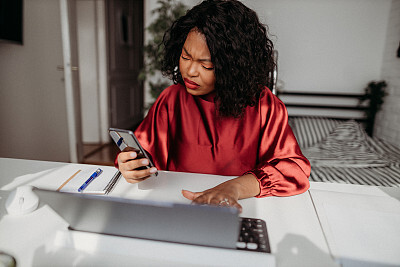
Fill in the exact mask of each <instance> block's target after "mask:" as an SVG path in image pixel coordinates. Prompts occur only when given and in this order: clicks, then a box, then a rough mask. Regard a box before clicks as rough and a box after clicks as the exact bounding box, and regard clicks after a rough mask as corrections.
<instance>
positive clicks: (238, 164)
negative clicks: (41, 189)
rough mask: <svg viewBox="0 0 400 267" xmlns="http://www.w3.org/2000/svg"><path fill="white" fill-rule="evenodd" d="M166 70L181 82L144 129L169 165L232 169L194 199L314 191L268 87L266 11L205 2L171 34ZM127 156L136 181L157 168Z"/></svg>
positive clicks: (140, 132)
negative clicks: (261, 13) (263, 21)
mask: <svg viewBox="0 0 400 267" xmlns="http://www.w3.org/2000/svg"><path fill="white" fill-rule="evenodd" d="M163 44H164V47H165V49H164V62H163V73H164V74H165V75H167V76H169V77H170V78H172V80H173V81H174V85H172V86H170V87H168V88H166V89H165V90H164V91H163V92H162V93H161V95H160V96H159V97H158V99H157V100H156V102H155V103H154V105H153V106H152V108H151V109H150V111H149V113H148V115H147V116H146V118H145V119H144V121H143V122H142V123H141V125H140V126H139V127H138V128H137V130H136V132H135V133H136V135H137V137H138V139H139V141H140V142H141V144H142V145H143V147H144V149H146V150H147V151H148V152H149V154H151V156H152V158H153V159H154V162H155V165H156V167H157V168H158V169H161V170H170V171H183V172H198V173H209V174H218V175H233V176H237V178H234V179H231V180H229V181H227V182H224V183H222V184H220V185H218V186H216V187H214V188H211V189H209V190H206V191H204V192H190V191H187V190H183V191H182V194H183V196H184V197H186V198H188V199H190V200H192V201H193V202H194V203H200V204H215V205H230V206H234V207H237V208H238V209H239V210H241V206H240V205H239V203H238V200H239V199H243V198H249V197H253V196H256V197H265V196H290V195H294V194H300V193H303V192H305V191H306V190H307V189H308V188H309V182H308V176H309V174H310V164H309V162H308V160H307V159H306V158H305V157H304V156H303V155H302V153H301V151H300V148H299V146H298V144H297V142H296V139H295V137H294V135H293V133H292V130H291V129H290V127H289V125H288V117H287V111H286V108H285V106H284V105H283V103H282V102H281V101H280V100H279V99H278V98H276V97H275V96H274V95H273V94H272V93H271V92H270V90H269V89H268V88H267V87H266V84H267V76H268V73H269V72H270V71H271V70H272V69H273V67H274V61H273V44H272V42H271V41H270V40H269V39H268V37H267V31H266V28H265V27H264V26H263V25H262V24H261V23H260V22H259V19H258V17H257V14H256V13H255V12H254V11H253V10H251V9H249V8H247V7H246V6H244V5H243V4H242V3H240V2H239V1H235V0H226V1H225V0H206V1H204V2H202V3H200V4H199V5H197V6H195V7H193V8H192V9H191V10H189V11H188V12H187V14H186V15H184V16H183V17H181V18H179V19H178V20H177V21H176V22H174V24H173V25H172V26H171V28H170V29H169V30H168V31H167V32H166V34H165V35H164V40H163ZM136 156H137V155H136V153H135V152H122V153H120V154H119V155H118V157H117V161H116V165H117V166H118V168H119V169H120V171H121V173H122V175H123V176H124V177H125V179H126V180H127V181H128V182H130V183H136V182H140V181H142V180H143V179H146V178H147V177H148V176H149V175H151V174H152V173H154V172H156V170H157V169H156V168H150V169H147V170H137V168H139V167H142V166H145V165H148V161H147V160H144V159H136Z"/></svg>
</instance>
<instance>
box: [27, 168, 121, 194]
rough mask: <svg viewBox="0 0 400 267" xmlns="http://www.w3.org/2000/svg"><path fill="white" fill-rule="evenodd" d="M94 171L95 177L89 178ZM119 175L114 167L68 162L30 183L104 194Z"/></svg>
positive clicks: (62, 190) (59, 189)
mask: <svg viewBox="0 0 400 267" xmlns="http://www.w3.org/2000/svg"><path fill="white" fill-rule="evenodd" d="M96 172H97V173H98V174H97V175H96V177H95V178H93V179H90V178H91V176H93V174H94V173H96ZM120 177H121V173H120V172H119V171H118V170H117V169H116V168H115V167H111V166H99V165H84V164H68V165H65V166H62V167H59V168H56V169H54V170H52V171H50V172H48V173H47V174H46V175H43V176H41V177H40V179H38V180H36V181H35V182H33V183H31V185H32V186H35V187H37V188H41V189H47V190H56V191H60V192H71V193H82V194H100V195H104V194H108V193H110V192H111V191H112V189H113V188H114V187H115V185H116V184H117V183H118V181H119V179H120ZM88 181H89V182H88ZM82 186H83V187H82ZM80 188H82V189H81V190H80Z"/></svg>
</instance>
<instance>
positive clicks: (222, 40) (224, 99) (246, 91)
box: [162, 0, 275, 118]
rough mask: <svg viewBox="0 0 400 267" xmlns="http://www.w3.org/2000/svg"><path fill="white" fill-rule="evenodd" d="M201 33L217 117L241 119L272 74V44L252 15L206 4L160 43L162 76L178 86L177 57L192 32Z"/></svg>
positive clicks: (241, 8) (223, 0)
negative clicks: (211, 70) (210, 64)
mask: <svg viewBox="0 0 400 267" xmlns="http://www.w3.org/2000/svg"><path fill="white" fill-rule="evenodd" d="M193 28H197V30H198V31H199V32H200V33H202V34H204V36H205V38H206V41H207V45H208V48H209V50H210V54H211V61H212V62H213V64H214V72H215V79H216V81H215V92H216V96H215V101H216V103H217V111H218V113H219V115H221V116H227V117H236V118H237V117H240V116H241V115H242V114H243V111H244V109H245V108H246V107H247V106H254V105H255V104H256V103H257V102H258V100H259V98H260V95H261V92H262V91H263V90H264V88H265V86H267V85H268V76H269V74H270V73H271V72H272V71H273V69H274V66H275V62H274V59H273V43H272V41H271V40H270V39H269V38H268V32H267V28H266V26H264V25H263V24H261V23H260V21H259V19H258V16H257V14H256V12H254V11H253V10H251V9H250V8H248V7H246V6H245V5H244V4H242V3H241V2H239V1H236V0H205V1H203V2H202V3H200V4H198V5H197V6H194V7H193V8H192V9H190V10H189V11H188V12H187V13H186V15H184V16H182V17H180V18H179V19H178V20H176V21H175V22H174V23H173V24H172V26H171V27H170V29H169V30H167V31H166V32H165V34H164V38H163V45H164V51H163V58H164V60H163V64H162V73H163V74H164V75H165V76H168V77H170V78H171V79H172V80H173V82H174V83H175V84H176V83H180V84H183V80H182V76H181V74H180V71H179V69H178V68H179V57H180V55H181V51H182V47H183V44H184V43H185V41H186V37H187V35H188V33H189V32H190V30H191V29H193Z"/></svg>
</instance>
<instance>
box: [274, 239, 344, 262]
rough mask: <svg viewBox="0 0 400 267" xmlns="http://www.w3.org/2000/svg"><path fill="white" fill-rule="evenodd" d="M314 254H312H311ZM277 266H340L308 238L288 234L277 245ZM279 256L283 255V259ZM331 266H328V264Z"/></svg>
mask: <svg viewBox="0 0 400 267" xmlns="http://www.w3.org/2000/svg"><path fill="white" fill-rule="evenodd" d="M311 253H312V254H311ZM276 255H277V257H276V265H277V266H325V267H327V266H340V265H339V264H335V263H334V262H333V259H332V257H331V255H329V254H327V253H325V252H324V251H322V250H320V249H319V248H318V247H317V246H315V245H314V244H313V243H312V242H310V241H309V240H308V239H307V238H305V237H303V236H300V235H295V234H288V235H286V236H285V237H284V238H283V239H282V241H281V242H279V243H278V245H277V251H276ZM279 255H282V256H281V257H280V256H279ZM330 262H331V263H332V264H331V265H327V264H328V263H330Z"/></svg>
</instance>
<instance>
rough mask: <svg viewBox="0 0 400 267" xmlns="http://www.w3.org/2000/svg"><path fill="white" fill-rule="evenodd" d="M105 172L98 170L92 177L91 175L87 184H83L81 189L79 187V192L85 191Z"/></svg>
mask: <svg viewBox="0 0 400 267" xmlns="http://www.w3.org/2000/svg"><path fill="white" fill-rule="evenodd" d="M102 172H103V170H102V169H100V168H98V169H97V170H96V171H95V172H94V173H93V174H92V175H90V177H89V179H87V180H86V182H84V183H83V185H82V186H81V187H79V189H78V192H82V191H83V190H85V188H86V187H87V186H88V185H89V184H90V183H91V182H92V181H93V180H94V179H95V178H96V177H98V176H99V175H100V174H101V173H102Z"/></svg>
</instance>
